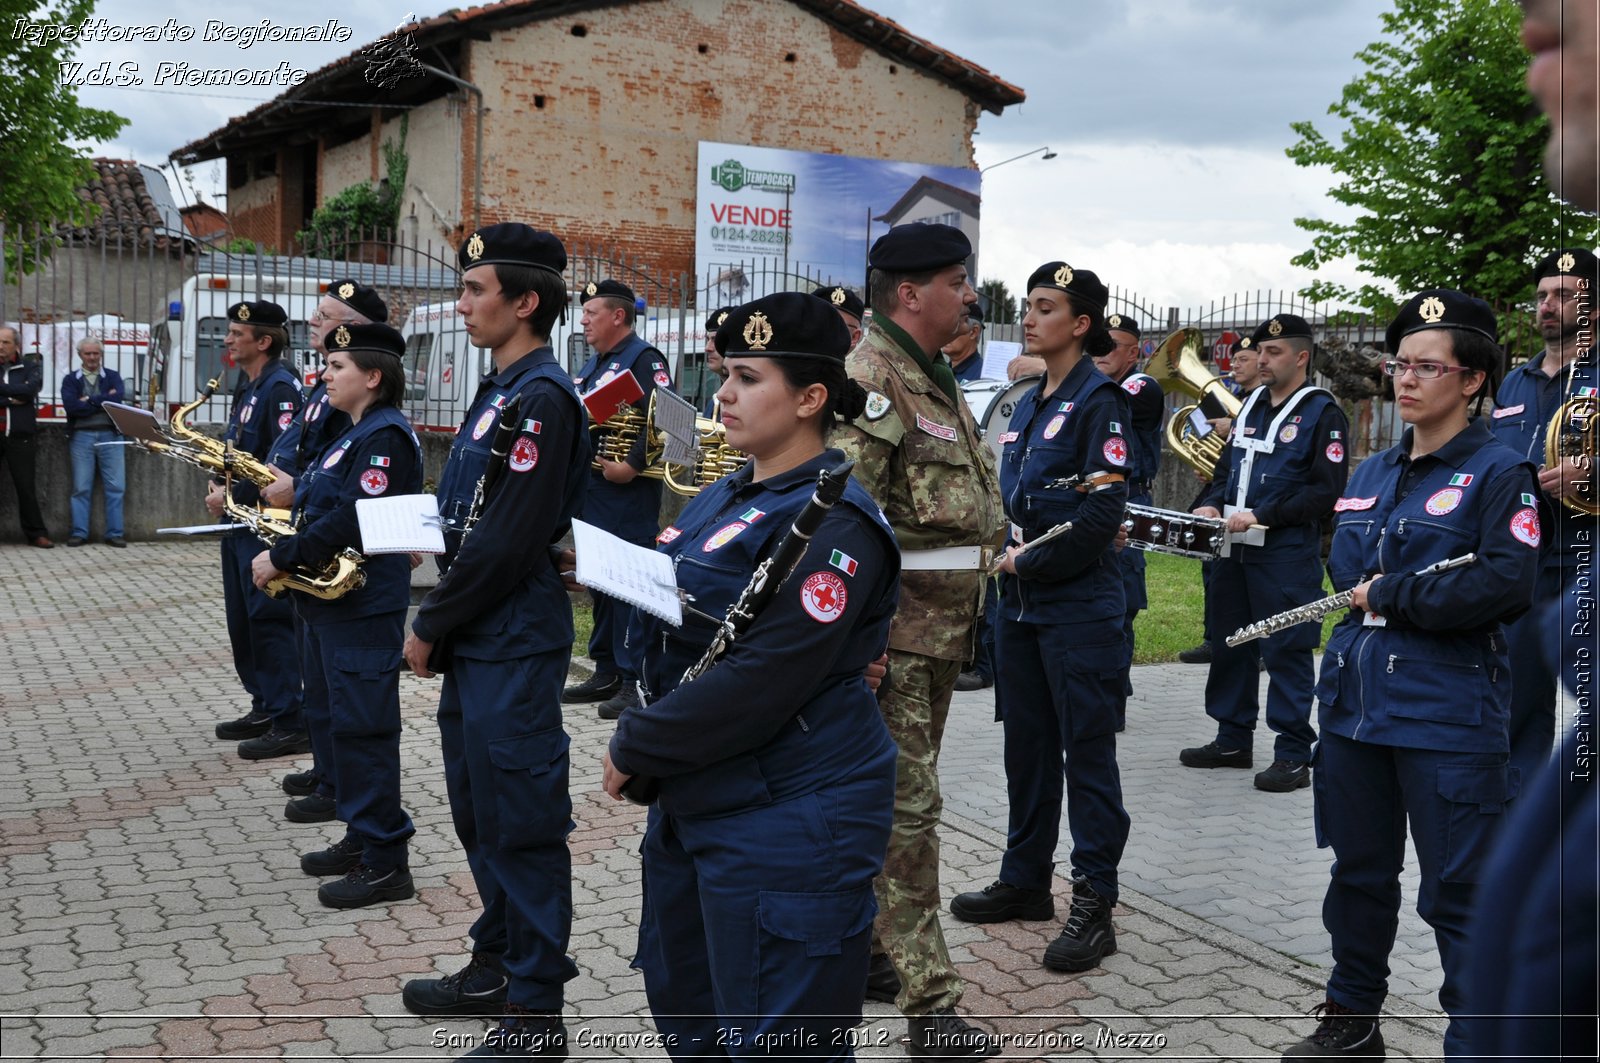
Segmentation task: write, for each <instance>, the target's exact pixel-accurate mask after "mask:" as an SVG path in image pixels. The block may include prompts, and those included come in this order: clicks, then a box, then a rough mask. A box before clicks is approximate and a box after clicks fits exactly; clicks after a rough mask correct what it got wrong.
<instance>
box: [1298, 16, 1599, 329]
mask: <svg viewBox="0 0 1600 1063" xmlns="http://www.w3.org/2000/svg"><path fill="white" fill-rule="evenodd" d="M1382 18H1383V28H1384V31H1385V37H1384V39H1382V40H1379V41H1377V42H1376V43H1374V44H1370V45H1368V46H1367V47H1366V48H1364V49H1363V50H1362V51H1360V52H1359V53H1357V56H1356V58H1358V59H1360V60H1361V61H1362V63H1363V64H1365V68H1366V69H1365V71H1364V72H1363V73H1362V74H1361V75H1360V76H1358V77H1357V78H1356V79H1355V80H1354V81H1352V82H1350V84H1348V85H1346V86H1345V87H1344V92H1343V94H1342V96H1341V97H1340V99H1339V101H1338V102H1337V103H1334V104H1333V105H1331V106H1330V107H1329V108H1328V113H1329V114H1330V115H1333V116H1334V117H1335V118H1338V119H1342V120H1343V121H1344V122H1345V123H1347V126H1346V128H1345V130H1344V132H1343V133H1342V135H1341V136H1340V140H1339V143H1337V144H1335V143H1334V142H1332V141H1330V140H1329V139H1328V138H1327V137H1326V136H1324V135H1323V134H1322V133H1321V132H1319V131H1318V130H1317V129H1316V128H1315V127H1314V126H1313V125H1312V123H1310V122H1296V123H1294V124H1293V129H1294V131H1295V133H1296V134H1298V135H1299V137H1300V140H1299V142H1298V143H1296V144H1295V145H1294V146H1293V147H1291V148H1289V149H1288V155H1289V158H1291V159H1293V160H1294V162H1295V163H1296V164H1297V165H1300V166H1326V167H1329V168H1330V169H1332V170H1333V172H1334V173H1335V174H1336V175H1338V177H1339V178H1340V181H1339V183H1338V184H1337V185H1336V186H1335V187H1334V188H1333V189H1332V190H1331V191H1330V192H1329V195H1331V196H1332V197H1333V198H1334V199H1335V200H1337V201H1338V202H1340V203H1343V204H1345V205H1347V206H1350V207H1354V208H1356V211H1357V212H1358V216H1357V217H1356V218H1355V220H1353V221H1350V222H1338V221H1331V220H1328V219H1325V218H1296V219H1295V224H1296V225H1298V226H1299V227H1300V228H1302V229H1304V230H1306V231H1307V232H1309V233H1311V234H1312V235H1313V240H1312V245H1311V248H1310V250H1308V251H1305V252H1303V253H1302V254H1300V255H1297V256H1295V258H1294V259H1293V262H1294V264H1295V265H1297V266H1308V267H1310V268H1312V269H1318V268H1320V267H1321V266H1323V265H1325V264H1327V263H1329V262H1333V261H1335V260H1337V259H1340V258H1343V257H1345V256H1353V257H1354V258H1355V259H1356V261H1357V262H1358V263H1359V264H1360V267H1361V269H1362V270H1363V271H1364V272H1366V273H1368V274H1369V275H1371V276H1373V277H1376V278H1380V279H1381V280H1382V281H1384V282H1386V283H1384V284H1365V285H1362V286H1360V287H1358V288H1352V287H1350V286H1347V285H1342V284H1338V283H1335V282H1333V281H1329V280H1323V279H1318V280H1315V281H1313V282H1312V283H1311V284H1310V285H1309V286H1308V287H1307V288H1305V289H1304V290H1303V292H1302V294H1303V295H1305V296H1306V297H1307V298H1309V299H1312V300H1315V301H1318V302H1322V301H1329V300H1342V301H1349V302H1353V303H1355V304H1357V305H1359V306H1362V307H1365V308H1366V309H1368V310H1372V311H1375V312H1378V313H1380V314H1381V313H1386V312H1389V311H1392V310H1393V309H1395V307H1396V305H1397V299H1403V298H1406V297H1409V296H1410V295H1411V294H1413V293H1415V292H1417V291H1420V290H1422V289H1424V288H1431V287H1450V288H1459V289H1461V290H1463V291H1467V292H1470V293H1472V294H1474V295H1477V296H1479V297H1480V298H1483V299H1486V300H1488V301H1489V302H1491V303H1493V304H1495V305H1496V306H1500V307H1505V308H1508V309H1509V308H1511V307H1512V306H1513V305H1514V304H1517V303H1526V302H1527V301H1528V300H1529V298H1530V296H1531V292H1532V284H1531V282H1530V280H1529V277H1530V270H1531V267H1532V265H1533V263H1534V262H1535V261H1536V260H1537V259H1538V258H1539V256H1541V255H1542V254H1544V253H1545V252H1546V251H1548V250H1549V249H1550V248H1552V247H1555V246H1559V245H1562V244H1573V243H1579V244H1585V245H1589V244H1593V243H1594V237H1595V226H1594V220H1593V219H1592V218H1588V217H1580V218H1574V217H1573V216H1572V215H1571V213H1570V212H1569V211H1566V210H1564V209H1563V208H1562V206H1561V205H1560V203H1559V202H1558V201H1557V200H1556V198H1555V197H1554V196H1552V195H1551V194H1550V192H1549V190H1548V189H1547V187H1546V185H1545V181H1544V174H1543V171H1542V170H1541V169H1540V158H1541V156H1542V153H1543V150H1544V143H1545V140H1546V138H1547V137H1548V136H1549V127H1548V121H1547V120H1546V119H1545V118H1543V117H1542V116H1541V117H1538V118H1535V119H1532V120H1530V117H1529V116H1530V114H1532V113H1533V106H1534V105H1533V99H1532V97H1531V96H1530V95H1529V94H1528V91H1527V89H1526V87H1525V86H1524V84H1523V77H1524V74H1525V72H1526V70H1527V65H1528V56H1527V52H1526V51H1525V50H1524V49H1523V47H1522V44H1521V41H1520V38H1519V33H1520V18H1521V15H1520V12H1519V9H1518V7H1517V5H1516V4H1512V3H1507V2H1505V0H1395V4H1394V9H1393V10H1392V11H1389V12H1387V13H1385V14H1384V15H1383V16H1382Z"/></svg>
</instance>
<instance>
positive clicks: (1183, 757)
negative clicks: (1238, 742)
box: [1178, 742, 1255, 768]
mask: <svg viewBox="0 0 1600 1063" xmlns="http://www.w3.org/2000/svg"><path fill="white" fill-rule="evenodd" d="M1254 762H1255V757H1254V755H1252V753H1251V752H1250V750H1248V749H1223V748H1222V743H1220V742H1207V743H1206V744H1205V745H1203V746H1194V747H1192V748H1190V749H1185V750H1184V751H1183V752H1181V753H1179V754H1178V763H1180V764H1182V765H1183V766H1184V767H1186V768H1248V767H1250V765H1251V764H1253V763H1254Z"/></svg>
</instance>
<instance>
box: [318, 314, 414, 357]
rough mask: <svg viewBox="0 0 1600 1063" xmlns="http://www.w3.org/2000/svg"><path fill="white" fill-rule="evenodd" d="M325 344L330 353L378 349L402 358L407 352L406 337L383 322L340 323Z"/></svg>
mask: <svg viewBox="0 0 1600 1063" xmlns="http://www.w3.org/2000/svg"><path fill="white" fill-rule="evenodd" d="M324 346H326V347H327V348H328V353H330V354H332V353H333V352H334V351H376V352H377V353H378V354H392V355H394V356H395V357H396V358H402V357H404V356H405V353H406V340H405V337H404V336H402V335H400V333H399V331H398V330H396V329H395V328H393V327H391V326H389V325H385V324H383V323H381V322H380V323H378V324H376V325H340V326H338V327H337V328H335V329H334V330H333V331H332V332H330V333H328V338H327V340H326V341H324Z"/></svg>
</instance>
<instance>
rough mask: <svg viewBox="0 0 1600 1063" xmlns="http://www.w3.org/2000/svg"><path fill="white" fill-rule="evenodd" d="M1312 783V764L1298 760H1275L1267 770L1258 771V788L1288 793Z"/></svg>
mask: <svg viewBox="0 0 1600 1063" xmlns="http://www.w3.org/2000/svg"><path fill="white" fill-rule="evenodd" d="M1310 785H1311V765H1309V764H1306V763H1304V762H1302V761H1298V760H1275V761H1273V762H1272V766H1271V767H1269V768H1268V769H1267V770H1266V771H1261V772H1257V773H1256V789H1257V790H1266V791H1268V792H1269V793H1275V794H1286V793H1288V792H1289V791H1290V790H1298V789H1300V788H1301V787H1304V786H1310Z"/></svg>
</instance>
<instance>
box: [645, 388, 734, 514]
mask: <svg viewBox="0 0 1600 1063" xmlns="http://www.w3.org/2000/svg"><path fill="white" fill-rule="evenodd" d="M720 409H721V407H720V404H719V405H718V406H716V407H713V411H712V412H713V416H711V417H696V418H695V419H694V430H695V434H696V435H698V436H699V437H700V439H699V442H700V446H699V449H698V450H697V451H696V452H695V459H694V464H693V465H692V466H687V465H671V464H669V465H666V466H664V467H663V470H664V471H663V472H662V476H661V478H662V480H663V481H664V482H665V483H666V485H667V489H668V490H670V491H672V492H673V493H674V494H679V495H685V496H693V495H697V494H699V493H700V491H701V489H702V488H706V487H710V486H711V485H712V484H714V483H716V482H717V481H718V480H720V479H722V478H723V477H724V476H727V475H728V474H729V473H732V472H738V471H739V470H740V469H741V468H742V467H743V466H744V463H745V461H746V459H747V458H748V457H749V455H747V454H744V453H743V452H741V451H737V450H734V449H733V448H732V447H730V446H728V428H727V426H726V425H724V424H723V423H722V420H721V418H720V417H717V416H715V414H716V412H717V411H718V410H720ZM654 412H655V404H654V402H652V403H651V413H654ZM652 431H654V428H653V427H652Z"/></svg>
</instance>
